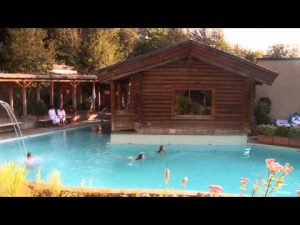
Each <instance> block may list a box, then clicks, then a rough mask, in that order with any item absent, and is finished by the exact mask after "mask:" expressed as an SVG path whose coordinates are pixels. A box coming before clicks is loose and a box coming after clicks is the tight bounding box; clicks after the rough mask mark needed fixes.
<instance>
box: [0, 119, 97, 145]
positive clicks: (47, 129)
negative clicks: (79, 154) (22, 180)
mask: <svg viewBox="0 0 300 225" xmlns="http://www.w3.org/2000/svg"><path fill="white" fill-rule="evenodd" d="M100 122H101V120H91V121H88V120H86V121H80V122H74V123H71V124H66V125H64V126H50V127H35V128H29V129H22V134H23V136H27V135H34V134H42V133H48V132H52V131H59V130H64V129H70V128H76V127H82V126H88V125H94V124H99V123H100ZM15 137H16V134H15V132H14V131H11V132H2V133H0V140H5V139H9V138H15Z"/></svg>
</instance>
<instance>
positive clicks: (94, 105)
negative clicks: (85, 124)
mask: <svg viewBox="0 0 300 225" xmlns="http://www.w3.org/2000/svg"><path fill="white" fill-rule="evenodd" d="M92 90H93V92H94V90H95V95H96V87H95V82H93V83H92ZM93 95H94V93H93ZM95 97H96V98H97V95H96V96H95ZM92 99H93V111H94V112H96V101H95V100H96V99H95V98H94V96H92Z"/></svg>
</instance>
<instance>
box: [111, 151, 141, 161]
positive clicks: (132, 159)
mask: <svg viewBox="0 0 300 225" xmlns="http://www.w3.org/2000/svg"><path fill="white" fill-rule="evenodd" d="M114 157H115V158H118V159H127V160H130V161H137V160H144V159H145V158H146V157H145V154H144V153H143V152H141V153H140V154H139V155H138V156H137V157H133V156H127V157H124V156H119V155H114Z"/></svg>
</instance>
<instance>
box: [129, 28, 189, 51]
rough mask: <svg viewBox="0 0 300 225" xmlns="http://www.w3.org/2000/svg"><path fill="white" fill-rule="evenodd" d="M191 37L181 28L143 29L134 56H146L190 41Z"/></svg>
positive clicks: (140, 31)
mask: <svg viewBox="0 0 300 225" xmlns="http://www.w3.org/2000/svg"><path fill="white" fill-rule="evenodd" d="M188 39H189V36H188V35H187V34H186V33H185V32H184V30H183V29H180V28H142V29H140V30H139V41H138V42H137V44H136V46H135V50H134V55H140V54H144V53H147V52H150V51H153V50H156V49H159V48H162V47H166V46H168V45H172V44H176V43H178V42H181V41H185V40H188Z"/></svg>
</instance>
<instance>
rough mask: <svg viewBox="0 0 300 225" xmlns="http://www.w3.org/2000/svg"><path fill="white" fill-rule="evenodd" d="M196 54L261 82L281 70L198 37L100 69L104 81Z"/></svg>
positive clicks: (269, 78) (204, 59) (193, 56)
mask: <svg viewBox="0 0 300 225" xmlns="http://www.w3.org/2000/svg"><path fill="white" fill-rule="evenodd" d="M188 57H192V58H195V59H198V60H202V61H204V62H207V63H210V64H213V65H215V66H218V67H220V68H223V69H224V70H227V71H230V72H232V73H235V74H239V75H241V76H244V77H249V78H251V79H254V80H256V81H257V82H260V83H264V84H268V85H271V84H272V83H273V82H274V80H275V79H276V77H277V76H278V73H277V72H275V71H272V70H269V69H267V68H265V67H262V66H259V65H257V64H255V63H253V62H250V61H248V60H246V59H243V58H240V57H237V56H235V55H233V54H230V53H228V52H225V51H222V50H219V49H216V48H213V47H210V46H208V45H205V44H203V43H199V42H197V41H192V40H189V41H185V42H181V43H178V44H175V45H171V46H168V47H164V48H161V49H158V50H155V51H152V52H149V53H146V54H143V55H140V56H136V57H133V58H130V59H128V60H125V61H123V62H120V63H117V64H114V65H112V66H109V67H106V68H104V69H102V70H100V71H98V77H99V79H100V80H101V81H110V80H117V79H120V78H123V77H126V76H129V75H131V74H134V73H138V72H142V71H145V70H149V69H151V68H154V67H157V66H161V65H164V64H167V63H170V62H174V61H177V60H180V59H184V58H188Z"/></svg>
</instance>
